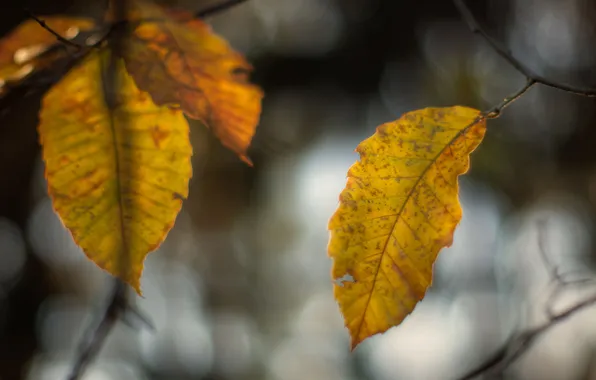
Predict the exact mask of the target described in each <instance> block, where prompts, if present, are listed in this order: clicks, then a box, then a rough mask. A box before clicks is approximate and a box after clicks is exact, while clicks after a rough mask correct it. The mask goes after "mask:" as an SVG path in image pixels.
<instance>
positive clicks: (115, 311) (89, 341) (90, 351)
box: [68, 279, 128, 380]
mask: <svg viewBox="0 0 596 380" xmlns="http://www.w3.org/2000/svg"><path fill="white" fill-rule="evenodd" d="M114 281H115V283H114V289H113V291H112V294H111V296H110V300H109V303H108V306H107V307H106V309H105V311H104V313H103V314H102V315H101V318H100V320H99V323H98V324H97V327H95V328H93V329H91V330H90V332H89V333H88V335H87V338H86V339H84V340H83V341H82V342H81V344H80V347H79V349H78V350H77V357H76V360H75V362H74V364H73V366H72V370H71V371H70V374H69V375H68V380H78V379H80V377H81V376H82V375H83V373H84V372H85V369H86V368H87V366H88V365H89V363H91V361H92V360H93V359H95V357H96V356H97V354H98V353H99V351H100V349H101V347H102V346H103V344H104V342H105V340H106V338H107V337H108V334H109V333H110V331H112V328H113V327H114V325H115V324H116V322H117V321H118V320H119V319H120V318H121V315H122V313H123V312H124V311H125V310H126V308H127V306H128V289H127V286H126V284H124V283H123V282H121V281H120V280H117V279H115V280H114Z"/></svg>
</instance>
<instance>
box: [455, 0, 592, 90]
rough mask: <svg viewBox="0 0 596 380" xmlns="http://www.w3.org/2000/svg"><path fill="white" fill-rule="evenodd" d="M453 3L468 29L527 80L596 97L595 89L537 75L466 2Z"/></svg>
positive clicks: (461, 0) (456, 0)
mask: <svg viewBox="0 0 596 380" xmlns="http://www.w3.org/2000/svg"><path fill="white" fill-rule="evenodd" d="M453 2H454V3H455V6H456V7H457V9H458V11H459V13H460V14H461V16H462V18H463V19H464V21H465V22H466V24H468V27H469V28H470V30H471V31H472V33H475V34H478V35H480V36H482V38H484V39H485V40H486V42H487V43H488V44H489V45H490V46H491V47H492V48H493V49H494V50H495V51H496V52H497V54H499V55H500V56H501V57H503V58H504V59H505V60H506V61H507V62H509V63H510V64H511V66H513V67H514V68H515V69H516V70H517V71H519V72H520V73H521V74H523V75H524V76H525V77H526V78H528V80H532V81H534V82H536V83H540V84H542V85H544V86H548V87H552V88H556V89H558V90H562V91H566V92H570V93H572V94H576V95H581V96H588V97H596V89H594V88H583V87H576V86H572V85H569V84H565V83H559V82H555V81H553V80H550V79H547V78H545V77H543V76H541V75H538V74H536V73H535V72H533V71H532V70H531V69H530V68H528V67H527V66H526V65H524V64H523V63H522V62H521V61H520V60H518V59H517V58H515V57H514V56H513V55H512V54H511V52H510V51H509V50H508V49H507V48H505V47H504V46H503V45H502V44H501V43H500V42H499V41H497V40H496V39H495V38H493V37H492V36H491V35H490V34H488V32H487V31H486V30H485V29H484V28H482V27H481V26H480V24H479V23H478V20H476V17H474V15H473V14H472V12H471V11H470V9H469V8H468V6H467V5H466V4H465V2H464V0H453Z"/></svg>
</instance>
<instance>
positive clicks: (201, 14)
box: [195, 0, 247, 18]
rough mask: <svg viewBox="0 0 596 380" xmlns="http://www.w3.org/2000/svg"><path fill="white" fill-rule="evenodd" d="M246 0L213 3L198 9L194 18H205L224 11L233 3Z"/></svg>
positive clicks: (233, 4) (240, 2) (236, 3)
mask: <svg viewBox="0 0 596 380" xmlns="http://www.w3.org/2000/svg"><path fill="white" fill-rule="evenodd" d="M246 1H247V0H226V1H224V2H222V3H220V4H216V5H213V6H211V7H208V8H205V9H203V10H200V11H198V12H197V13H195V17H196V18H205V17H208V16H213V15H214V14H216V13H219V12H221V11H225V10H227V9H229V8H231V7H233V6H235V5H239V4H242V3H244V2H246Z"/></svg>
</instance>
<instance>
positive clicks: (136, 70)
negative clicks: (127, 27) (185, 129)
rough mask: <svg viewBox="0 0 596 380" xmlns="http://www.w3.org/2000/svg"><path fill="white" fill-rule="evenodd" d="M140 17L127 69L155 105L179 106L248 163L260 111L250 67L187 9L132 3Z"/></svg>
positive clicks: (128, 51) (132, 18) (127, 53)
mask: <svg viewBox="0 0 596 380" xmlns="http://www.w3.org/2000/svg"><path fill="white" fill-rule="evenodd" d="M132 4H133V6H132V9H131V11H130V16H129V20H130V21H135V20H136V21H139V20H140V22H137V25H136V27H135V28H134V30H133V31H132V32H131V34H130V36H129V38H128V39H127V45H126V51H125V53H124V57H125V61H126V67H127V68H128V71H129V72H130V73H131V75H132V76H133V78H134V79H135V81H136V83H137V86H138V87H139V88H140V89H141V90H144V91H147V92H149V93H150V94H151V96H152V98H153V101H154V102H155V103H156V104H158V105H164V104H177V105H180V107H181V108H182V110H183V111H184V113H185V114H186V115H187V116H188V117H190V118H192V119H197V120H200V121H201V122H202V123H204V124H205V125H206V126H207V127H208V128H210V129H212V131H213V133H214V134H215V135H216V136H217V137H218V138H219V139H220V141H221V142H222V143H223V145H225V146H226V147H228V148H229V149H231V150H232V151H234V152H235V153H236V154H238V155H239V156H240V158H242V159H243V160H244V161H245V162H247V163H248V164H251V161H250V159H249V158H248V156H247V154H246V152H247V149H248V147H249V145H250V142H251V140H252V137H253V135H254V133H255V130H256V126H257V123H258V121H259V115H260V112H261V99H262V97H263V93H262V91H261V90H260V89H259V88H258V87H257V86H255V85H252V84H250V83H248V73H249V72H250V71H251V70H252V67H251V66H250V64H249V63H248V62H246V60H245V59H244V58H243V57H242V55H240V54H239V53H236V52H235V51H233V50H232V49H231V48H230V46H229V45H228V44H227V42H226V41H225V40H224V39H222V38H220V37H218V36H217V35H215V34H213V32H212V31H211V30H210V28H209V27H208V26H207V25H206V24H205V23H204V22H202V21H201V20H197V19H192V16H191V15H190V14H188V13H184V12H177V13H172V12H169V13H166V12H165V11H163V10H162V9H161V8H159V7H158V6H155V5H151V4H148V3H146V2H142V1H138V0H137V1H135V2H132Z"/></svg>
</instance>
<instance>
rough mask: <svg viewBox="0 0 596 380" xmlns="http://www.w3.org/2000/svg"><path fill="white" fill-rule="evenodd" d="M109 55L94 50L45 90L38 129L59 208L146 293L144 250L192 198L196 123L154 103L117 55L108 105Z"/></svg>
mask: <svg viewBox="0 0 596 380" xmlns="http://www.w3.org/2000/svg"><path fill="white" fill-rule="evenodd" d="M109 55H110V54H109V52H108V51H103V52H101V53H100V52H98V51H94V52H91V53H90V54H89V56H88V57H87V58H85V59H84V61H83V62H82V63H81V64H80V65H79V66H76V67H75V68H73V69H72V70H71V71H70V72H69V73H68V74H67V75H66V76H65V77H64V78H63V79H62V80H61V81H60V82H59V83H58V84H57V85H56V86H54V87H53V88H52V89H51V90H50V91H49V92H48V93H47V94H46V96H45V97H44V99H43V103H42V108H41V112H40V124H39V134H40V140H41V145H42V148H43V159H44V161H45V165H46V177H47V181H48V192H49V194H50V196H51V198H52V201H53V206H54V209H55V210H56V212H57V213H58V215H59V216H60V218H61V219H62V221H63V223H64V225H65V226H66V227H67V228H68V229H69V230H70V232H71V234H72V236H73V239H74V241H75V242H76V243H77V244H78V245H79V246H80V247H81V248H82V249H83V251H84V252H85V254H86V255H87V256H88V257H89V258H90V259H91V260H92V261H93V262H95V263H96V264H97V265H98V266H99V267H101V268H103V269H104V270H106V271H108V272H109V273H111V274H112V275H114V276H117V277H119V278H121V279H122V280H124V281H125V282H127V283H128V284H130V285H131V286H132V287H133V288H134V289H135V290H136V291H137V292H139V293H140V277H141V273H142V270H143V261H144V259H145V256H146V255H147V254H148V253H149V252H151V251H153V250H155V249H156V248H157V247H158V246H159V245H160V244H161V242H162V241H163V240H164V239H165V237H166V235H167V233H168V231H169V230H170V228H171V227H172V226H173V224H174V221H175V219H176V216H177V214H178V212H179V210H180V208H181V205H182V200H183V199H185V198H186V197H187V195H188V182H189V179H190V177H191V175H192V169H191V161H190V159H191V155H192V148H191V145H190V141H189V128H188V123H187V121H186V119H185V118H184V115H183V114H182V112H181V111H179V110H174V109H170V108H168V107H165V106H156V105H155V104H154V103H153V102H152V100H151V98H150V96H148V95H147V94H146V93H145V92H143V91H140V90H139V89H138V88H137V87H136V85H135V83H134V81H133V79H132V78H131V77H130V75H129V74H128V73H127V72H126V70H125V67H124V63H123V62H122V61H121V60H120V62H119V65H118V66H117V74H118V80H117V81H118V91H117V94H118V100H117V103H116V105H115V107H113V109H110V108H108V106H107V105H106V101H105V100H104V99H105V94H104V86H105V84H104V83H103V82H102V80H101V78H102V73H104V71H103V70H104V69H105V68H106V67H107V66H108V60H109Z"/></svg>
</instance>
